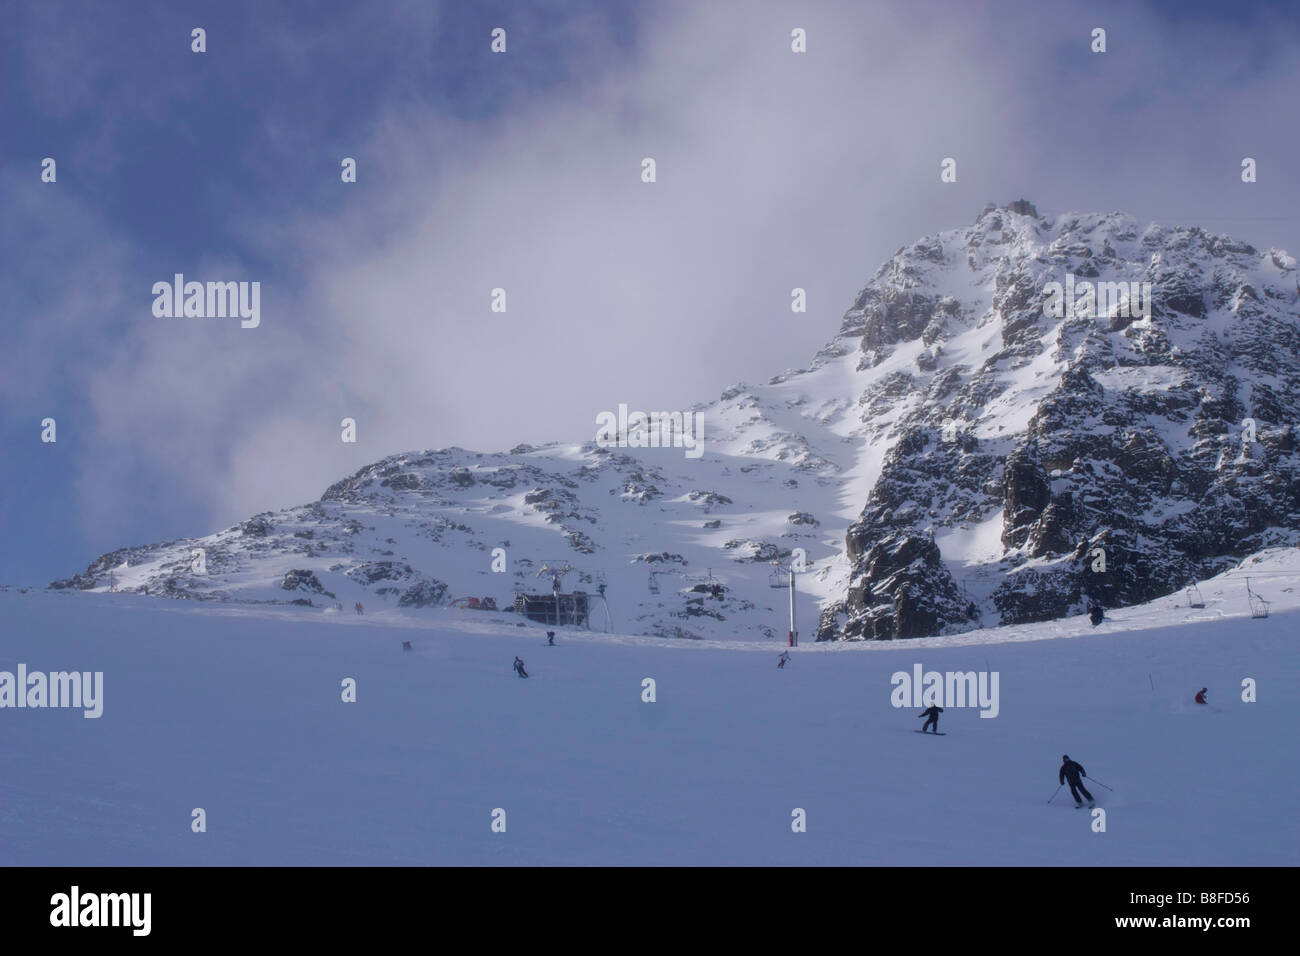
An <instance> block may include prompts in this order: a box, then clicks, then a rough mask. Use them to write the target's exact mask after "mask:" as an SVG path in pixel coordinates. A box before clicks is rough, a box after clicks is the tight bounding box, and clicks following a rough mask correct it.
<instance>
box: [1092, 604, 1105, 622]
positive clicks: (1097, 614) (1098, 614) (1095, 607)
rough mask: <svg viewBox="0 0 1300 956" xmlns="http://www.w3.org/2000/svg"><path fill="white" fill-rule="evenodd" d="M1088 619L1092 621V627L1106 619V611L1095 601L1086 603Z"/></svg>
mask: <svg viewBox="0 0 1300 956" xmlns="http://www.w3.org/2000/svg"><path fill="white" fill-rule="evenodd" d="M1088 620H1090V621H1092V626H1093V627H1096V626H1097V625H1098V624H1100V623H1101V622H1102V621H1104V620H1106V612H1105V611H1103V610H1102V609H1101V605H1100V604H1098V603H1097V602H1096V601H1093V602H1092V603H1091V604H1089V605H1088Z"/></svg>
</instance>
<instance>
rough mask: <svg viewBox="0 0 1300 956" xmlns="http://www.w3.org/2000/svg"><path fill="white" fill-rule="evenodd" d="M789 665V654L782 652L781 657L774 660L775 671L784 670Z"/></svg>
mask: <svg viewBox="0 0 1300 956" xmlns="http://www.w3.org/2000/svg"><path fill="white" fill-rule="evenodd" d="M788 663H790V652H789V651H782V652H781V656H780V657H778V658H777V659H776V669H777V670H779V671H781V670H785V665H786V664H788Z"/></svg>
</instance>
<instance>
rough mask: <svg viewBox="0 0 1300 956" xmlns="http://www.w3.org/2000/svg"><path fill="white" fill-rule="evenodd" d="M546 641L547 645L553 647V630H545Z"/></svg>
mask: <svg viewBox="0 0 1300 956" xmlns="http://www.w3.org/2000/svg"><path fill="white" fill-rule="evenodd" d="M546 643H547V645H548V646H550V647H554V646H555V632H554V631H547V632H546Z"/></svg>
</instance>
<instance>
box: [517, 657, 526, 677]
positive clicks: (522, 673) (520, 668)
mask: <svg viewBox="0 0 1300 956" xmlns="http://www.w3.org/2000/svg"><path fill="white" fill-rule="evenodd" d="M515 673H516V674H518V675H519V676H520V677H527V676H528V671H526V670H524V662H523V661H521V660H520V659H519V658H518V657H516V658H515Z"/></svg>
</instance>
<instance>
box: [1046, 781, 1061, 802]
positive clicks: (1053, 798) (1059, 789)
mask: <svg viewBox="0 0 1300 956" xmlns="http://www.w3.org/2000/svg"><path fill="white" fill-rule="evenodd" d="M1064 786H1065V784H1061V787H1064ZM1061 787H1057V788H1056V793H1053V794H1052V795H1051V796H1050V797H1048V798H1047V802H1048V803H1051V802H1052V801H1053V800H1055V799H1056V794H1057V793H1060V792H1061Z"/></svg>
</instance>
